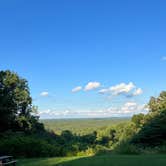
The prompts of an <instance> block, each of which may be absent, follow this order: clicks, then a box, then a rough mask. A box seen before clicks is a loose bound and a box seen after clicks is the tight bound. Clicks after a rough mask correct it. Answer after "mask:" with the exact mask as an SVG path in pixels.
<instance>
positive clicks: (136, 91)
mask: <svg viewBox="0 0 166 166" xmlns="http://www.w3.org/2000/svg"><path fill="white" fill-rule="evenodd" d="M99 93H100V94H108V95H114V96H118V95H126V96H127V97H133V96H138V95H141V94H142V93H143V90H142V89H141V88H137V87H136V85H135V84H134V83H133V82H129V83H128V84H126V83H120V84H117V85H114V86H111V87H110V88H105V89H101V90H99Z"/></svg>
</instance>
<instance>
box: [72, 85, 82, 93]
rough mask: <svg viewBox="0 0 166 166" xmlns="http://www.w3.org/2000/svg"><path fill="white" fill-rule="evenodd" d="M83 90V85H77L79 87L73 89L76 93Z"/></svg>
mask: <svg viewBox="0 0 166 166" xmlns="http://www.w3.org/2000/svg"><path fill="white" fill-rule="evenodd" d="M81 90H82V87H81V86H77V87H75V88H73V89H72V92H73V93H75V92H79V91H81Z"/></svg>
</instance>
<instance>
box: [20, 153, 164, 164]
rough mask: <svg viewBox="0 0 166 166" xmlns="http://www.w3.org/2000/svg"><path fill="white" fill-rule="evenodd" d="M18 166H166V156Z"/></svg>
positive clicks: (37, 161)
mask: <svg viewBox="0 0 166 166" xmlns="http://www.w3.org/2000/svg"><path fill="white" fill-rule="evenodd" d="M18 166H166V155H105V156H94V157H84V158H83V157H82V158H79V157H68V158H46V159H24V160H20V161H19V164H18Z"/></svg>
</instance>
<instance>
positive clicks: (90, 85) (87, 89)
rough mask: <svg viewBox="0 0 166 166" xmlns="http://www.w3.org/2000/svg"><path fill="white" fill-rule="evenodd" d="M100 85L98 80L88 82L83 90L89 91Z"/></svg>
mask: <svg viewBox="0 0 166 166" xmlns="http://www.w3.org/2000/svg"><path fill="white" fill-rule="evenodd" d="M100 86H101V84H100V82H89V83H88V84H87V85H86V86H85V89H84V90H85V91H90V90H93V89H97V88H99V87H100Z"/></svg>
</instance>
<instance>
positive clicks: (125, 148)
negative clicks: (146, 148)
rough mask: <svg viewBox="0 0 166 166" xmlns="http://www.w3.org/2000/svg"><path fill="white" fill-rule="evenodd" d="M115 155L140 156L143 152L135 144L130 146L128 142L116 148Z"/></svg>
mask: <svg viewBox="0 0 166 166" xmlns="http://www.w3.org/2000/svg"><path fill="white" fill-rule="evenodd" d="M114 153H117V154H140V153H141V150H140V149H139V148H138V147H137V146H135V145H133V144H129V143H128V142H121V143H119V144H118V145H117V147H116V148H115V150H114Z"/></svg>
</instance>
